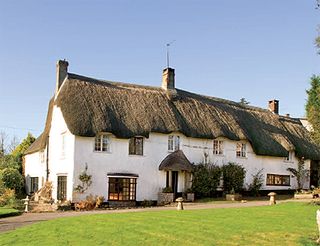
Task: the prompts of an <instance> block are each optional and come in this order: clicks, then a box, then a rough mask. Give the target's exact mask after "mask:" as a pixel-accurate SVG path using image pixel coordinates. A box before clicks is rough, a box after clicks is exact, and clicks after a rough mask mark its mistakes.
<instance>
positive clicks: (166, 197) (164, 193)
mask: <svg viewBox="0 0 320 246" xmlns="http://www.w3.org/2000/svg"><path fill="white" fill-rule="evenodd" d="M173 199H174V194H173V189H172V187H170V186H168V187H164V188H162V190H161V192H159V193H158V205H166V204H169V203H171V202H173Z"/></svg>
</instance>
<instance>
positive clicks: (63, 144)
mask: <svg viewBox="0 0 320 246" xmlns="http://www.w3.org/2000/svg"><path fill="white" fill-rule="evenodd" d="M66 148H67V145H66V134H62V135H61V157H65V156H66Z"/></svg>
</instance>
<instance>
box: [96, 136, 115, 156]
mask: <svg viewBox="0 0 320 246" xmlns="http://www.w3.org/2000/svg"><path fill="white" fill-rule="evenodd" d="M110 145H111V141H110V136H108V135H107V134H99V135H97V136H96V138H95V141H94V151H97V152H110Z"/></svg>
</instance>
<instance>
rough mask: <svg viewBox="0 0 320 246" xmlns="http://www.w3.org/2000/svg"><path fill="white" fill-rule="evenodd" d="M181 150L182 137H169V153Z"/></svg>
mask: <svg viewBox="0 0 320 246" xmlns="http://www.w3.org/2000/svg"><path fill="white" fill-rule="evenodd" d="M179 149H180V137H179V136H175V135H169V137H168V151H169V152H174V151H176V150H179Z"/></svg>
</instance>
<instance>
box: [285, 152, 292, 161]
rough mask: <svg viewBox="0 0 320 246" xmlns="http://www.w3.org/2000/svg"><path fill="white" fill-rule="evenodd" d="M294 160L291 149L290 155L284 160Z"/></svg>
mask: <svg viewBox="0 0 320 246" xmlns="http://www.w3.org/2000/svg"><path fill="white" fill-rule="evenodd" d="M292 160H293V152H291V151H289V152H288V155H287V156H286V157H285V158H284V161H287V162H291V161H292Z"/></svg>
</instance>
